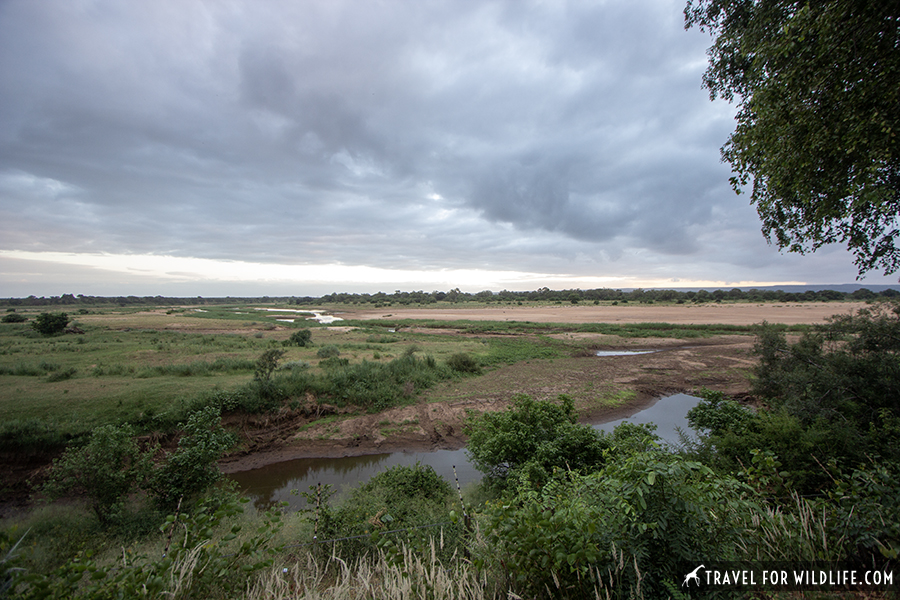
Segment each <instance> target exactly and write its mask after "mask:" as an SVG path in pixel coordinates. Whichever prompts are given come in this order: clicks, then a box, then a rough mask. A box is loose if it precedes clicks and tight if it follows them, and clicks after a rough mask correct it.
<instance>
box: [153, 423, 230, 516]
mask: <svg viewBox="0 0 900 600" xmlns="http://www.w3.org/2000/svg"><path fill="white" fill-rule="evenodd" d="M183 430H184V433H183V435H182V437H181V439H180V440H179V442H178V449H177V450H175V452H173V453H172V454H170V455H169V456H168V457H167V458H166V461H165V463H164V464H163V465H162V466H161V467H159V468H157V469H156V471H155V472H154V473H153V476H152V478H151V479H150V482H149V488H150V490H151V491H152V493H153V496H154V499H155V500H156V502H157V503H158V504H159V505H160V506H161V507H162V508H164V509H170V510H171V509H174V508H175V506H177V504H178V503H179V502H180V501H181V500H182V499H184V500H192V499H193V498H194V497H195V496H197V495H199V494H200V493H202V492H204V491H205V490H206V489H207V488H208V487H210V486H211V485H212V484H214V483H215V482H217V481H219V480H220V479H221V478H222V472H221V471H219V467H218V465H217V464H216V461H217V460H218V459H219V458H221V456H222V454H223V453H224V452H225V451H226V450H228V448H230V447H231V446H232V444H233V443H234V439H233V437H232V435H231V434H229V433H228V432H227V431H225V429H223V428H222V423H221V421H220V419H219V411H218V410H217V409H216V408H214V407H211V406H208V407H206V408H203V409H200V410H198V411H196V412H194V413H193V414H191V415H190V417H189V418H188V420H187V422H186V423H185V424H184V426H183Z"/></svg>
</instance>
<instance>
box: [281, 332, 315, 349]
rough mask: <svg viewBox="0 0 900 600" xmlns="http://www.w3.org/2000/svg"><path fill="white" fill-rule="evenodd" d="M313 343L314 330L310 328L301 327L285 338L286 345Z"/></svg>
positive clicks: (302, 345)
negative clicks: (311, 330)
mask: <svg viewBox="0 0 900 600" xmlns="http://www.w3.org/2000/svg"><path fill="white" fill-rule="evenodd" d="M310 344H312V332H310V330H309V329H299V330H297V331H295V332H294V333H292V334H291V337H289V338H288V339H287V340H285V342H284V345H285V346H300V347H301V348H302V347H306V346H309V345H310Z"/></svg>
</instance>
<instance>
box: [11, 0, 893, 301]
mask: <svg viewBox="0 0 900 600" xmlns="http://www.w3.org/2000/svg"><path fill="white" fill-rule="evenodd" d="M683 8H684V4H683V1H670V0H616V1H613V0H610V1H603V0H598V1H587V0H584V1H582V0H572V1H568V2H566V1H554V0H535V1H529V0H508V1H494V0H477V1H476V0H472V1H468V0H446V1H444V0H433V1H431V0H422V1H417V0H416V1H413V0H404V1H399V0H397V1H392V0H366V1H361V0H322V1H318V0H306V1H298V0H266V1H260V0H208V1H203V0H154V1H153V2H135V1H133V0H2V1H0V297H23V296H27V295H30V294H34V295H37V296H41V295H59V294H63V293H74V294H86V295H139V296H142V295H157V294H159V295H164V296H198V295H200V296H226V295H230V296H260V295H273V296H276V295H297V296H303V295H312V296H316V295H322V294H326V293H330V292H339V291H347V292H377V291H385V292H393V291H394V290H398V289H400V290H406V291H412V290H425V291H432V290H449V289H451V288H457V287H458V288H460V289H462V290H463V291H470V292H477V291H480V290H485V289H491V290H494V291H500V290H502V289H508V290H533V289H538V288H540V287H544V286H546V287H550V288H551V289H568V288H581V289H590V288H601V287H608V288H634V287H663V288H676V287H711V288H716V287H722V288H728V289H730V288H732V287H754V286H764V285H778V284H840V283H850V282H854V281H855V280H856V276H857V273H856V269H855V268H854V265H853V260H852V257H851V255H850V254H849V253H848V252H847V251H846V250H844V249H843V248H842V247H839V246H834V247H828V248H825V249H822V250H820V251H818V252H817V253H815V254H811V255H806V256H800V255H797V254H789V253H781V252H779V251H778V249H777V248H776V247H775V246H772V245H769V244H767V242H766V240H765V238H764V237H763V235H762V233H761V231H760V222H759V219H758V217H757V215H756V212H755V209H754V207H753V206H751V205H750V203H749V194H748V193H745V194H742V195H737V194H735V193H734V191H733V190H732V189H731V187H730V185H729V183H728V178H729V176H730V170H729V167H728V165H726V164H723V163H722V162H721V160H720V152H719V148H720V147H721V146H722V145H723V144H724V143H725V141H726V140H727V137H728V135H729V134H730V132H731V131H732V130H733V128H734V114H735V107H734V106H733V105H731V104H729V103H727V102H725V101H721V100H720V101H716V102H712V101H710V99H709V94H708V92H707V91H706V90H704V89H702V87H701V80H702V74H703V72H704V70H705V69H706V64H707V57H706V48H707V47H709V46H710V44H711V38H710V37H709V35H708V34H706V33H703V32H700V31H699V30H696V29H694V30H690V31H685V29H684V23H683V13H682V11H683ZM862 283H863V284H896V283H897V280H896V278H895V277H882V276H881V275H880V274H878V273H872V274H869V275H868V276H867V277H866V278H865V279H864V280H862Z"/></svg>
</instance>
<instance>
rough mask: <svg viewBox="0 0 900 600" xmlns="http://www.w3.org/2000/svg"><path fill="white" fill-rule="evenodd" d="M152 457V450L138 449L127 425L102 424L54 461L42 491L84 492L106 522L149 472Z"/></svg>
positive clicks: (55, 495)
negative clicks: (85, 440)
mask: <svg viewBox="0 0 900 600" xmlns="http://www.w3.org/2000/svg"><path fill="white" fill-rule="evenodd" d="M152 460H153V451H147V452H144V451H142V450H141V449H140V447H139V446H138V444H137V442H136V441H135V440H134V430H133V429H132V428H131V426H130V425H120V426H115V425H104V426H101V427H98V428H97V429H95V430H94V432H93V434H91V438H90V440H89V441H88V443H87V445H86V446H84V447H82V448H70V449H68V450H66V452H65V453H64V454H63V456H62V457H61V458H59V459H57V460H55V461H53V466H52V468H51V470H50V477H49V478H48V480H47V482H46V484H45V485H44V492H45V493H46V494H47V495H48V496H49V497H50V498H58V497H61V496H63V495H64V494H68V493H71V492H74V491H77V492H83V493H84V494H85V495H86V496H87V497H88V500H89V501H90V503H91V508H92V509H93V511H94V514H96V515H97V518H98V519H99V520H100V521H101V522H102V523H108V522H109V521H110V520H111V519H113V518H114V517H115V516H116V514H117V513H118V512H119V511H120V510H121V508H122V503H123V501H124V499H125V497H126V496H127V495H128V494H130V493H131V492H132V491H135V490H136V489H137V488H138V487H139V486H140V485H142V484H143V482H144V481H145V480H146V479H147V477H148V476H149V475H150V472H151V469H152V464H153V463H152Z"/></svg>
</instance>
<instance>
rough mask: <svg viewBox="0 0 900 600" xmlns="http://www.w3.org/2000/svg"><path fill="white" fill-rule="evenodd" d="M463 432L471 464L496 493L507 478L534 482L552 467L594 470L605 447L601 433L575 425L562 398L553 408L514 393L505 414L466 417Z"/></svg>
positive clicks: (570, 408)
mask: <svg viewBox="0 0 900 600" xmlns="http://www.w3.org/2000/svg"><path fill="white" fill-rule="evenodd" d="M463 431H464V432H465V433H466V435H468V436H469V445H468V454H469V458H470V459H471V461H472V463H473V464H474V465H475V467H476V468H477V469H478V470H479V471H481V472H483V473H485V474H486V476H487V478H488V479H489V480H490V481H491V482H492V483H494V484H497V485H498V486H499V487H501V488H502V487H506V485H507V480H508V479H510V478H511V476H515V477H516V478H520V477H522V476H524V477H526V478H527V479H529V480H530V481H532V482H534V483H540V482H541V480H543V479H546V478H547V477H548V476H549V475H550V474H551V473H552V471H553V468H554V467H559V468H563V469H565V468H569V469H583V468H594V467H597V466H599V465H600V464H601V463H602V462H603V453H604V450H606V449H607V448H608V447H609V444H608V441H607V440H606V437H605V436H604V435H603V434H602V433H601V432H599V431H597V430H595V429H594V428H592V427H590V426H589V425H582V424H579V423H578V422H577V415H576V413H575V404H574V402H573V400H572V399H571V398H569V397H568V396H565V395H561V396H560V397H559V404H556V403H553V402H549V401H544V402H542V401H536V400H533V399H532V398H531V397H529V396H526V395H524V394H519V395H517V396H516V397H515V398H514V400H513V405H512V406H511V407H509V409H507V410H506V411H503V412H494V413H485V414H482V415H478V416H472V417H470V418H469V420H468V421H467V423H466V425H465V427H464V429H463Z"/></svg>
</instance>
